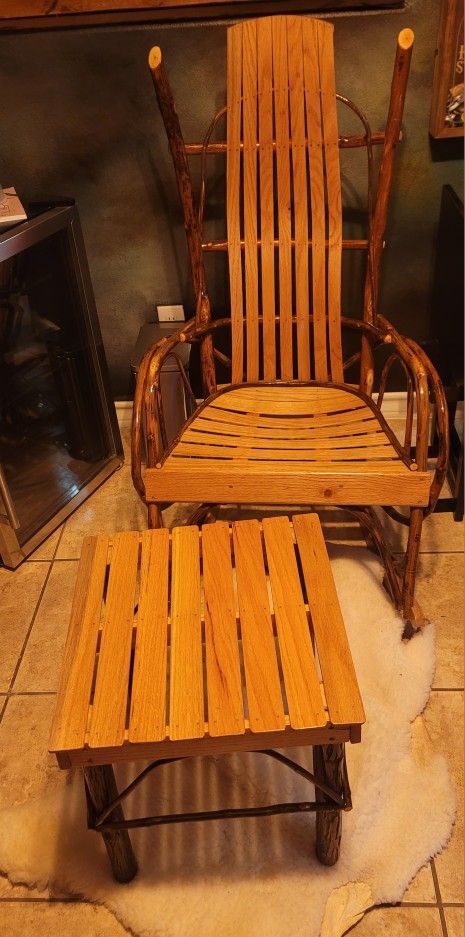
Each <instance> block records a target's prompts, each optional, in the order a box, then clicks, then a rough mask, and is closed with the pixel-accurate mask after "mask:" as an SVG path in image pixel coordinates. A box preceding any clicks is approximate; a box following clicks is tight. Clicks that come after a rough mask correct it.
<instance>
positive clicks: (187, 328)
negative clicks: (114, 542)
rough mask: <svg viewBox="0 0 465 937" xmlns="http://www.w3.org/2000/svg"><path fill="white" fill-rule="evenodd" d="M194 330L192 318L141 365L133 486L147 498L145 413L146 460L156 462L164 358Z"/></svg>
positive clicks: (161, 425)
mask: <svg viewBox="0 0 465 937" xmlns="http://www.w3.org/2000/svg"><path fill="white" fill-rule="evenodd" d="M194 330H195V319H190V320H189V322H187V323H186V324H185V325H184V326H183V328H182V329H179V331H178V332H175V333H174V335H170V336H169V338H162V339H161V340H160V341H159V342H156V343H155V345H152V347H151V348H149V349H148V350H147V351H146V353H145V355H144V357H143V358H142V361H141V363H140V366H139V371H138V374H137V381H136V390H135V394H134V407H133V414H132V431H131V473H132V480H133V483H134V487H135V489H136V491H137V492H138V494H139V495H140V497H141V498H142V500H143V501H145V485H144V480H143V478H142V430H143V421H144V416H145V427H146V444H147V461H148V462H149V464H156V462H157V461H158V458H159V454H160V439H162V440H163V437H164V436H165V427H164V421H163V411H162V407H161V397H160V372H161V367H162V365H163V362H164V361H165V359H166V358H167V357H168V355H170V354H171V353H172V351H173V348H175V346H176V345H178V344H179V343H180V342H187V341H189V338H190V336H191V332H193V331H194Z"/></svg>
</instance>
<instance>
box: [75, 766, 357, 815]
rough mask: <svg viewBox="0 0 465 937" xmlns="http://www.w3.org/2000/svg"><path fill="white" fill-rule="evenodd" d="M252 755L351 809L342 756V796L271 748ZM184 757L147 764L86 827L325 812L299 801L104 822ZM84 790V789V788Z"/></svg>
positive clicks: (320, 804)
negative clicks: (151, 776) (262, 757)
mask: <svg viewBox="0 0 465 937" xmlns="http://www.w3.org/2000/svg"><path fill="white" fill-rule="evenodd" d="M254 754H257V755H268V756H269V757H270V758H274V759H275V760H276V761H279V762H281V764H284V765H286V767H288V768H290V769H291V770H292V771H295V773H296V774H300V775H301V777H303V778H305V779H306V780H307V781H309V782H310V783H311V784H313V786H314V787H315V788H318V790H320V791H322V792H323V794H325V795H326V797H328V798H329V799H330V800H331V801H332V802H333V804H332V806H333V809H334V806H336V807H337V808H338V809H339V810H351V809H352V798H351V792H350V786H349V780H348V776H347V769H346V764H345V755H344V754H343V761H344V767H343V772H342V781H343V790H342V794H340V793H338V792H337V791H334V790H333V789H332V788H331V787H330V786H329V785H328V784H325V783H324V781H322V780H321V779H319V778H317V777H315V775H314V774H312V773H311V772H310V771H307V770H306V768H303V767H302V765H299V764H297V762H295V761H292V760H291V759H290V758H287V757H286V755H282V754H281V752H275V751H272V750H271V749H262V750H258V751H256V752H255V753H254ZM183 760H184V758H160V759H158V760H157V761H153V762H152V763H151V764H150V765H147V767H146V768H144V770H143V771H141V772H140V774H138V775H137V777H135V778H134V780H133V781H131V783H130V784H128V785H127V787H125V788H124V790H123V791H121V792H120V793H119V794H118V796H117V797H115V798H114V799H113V800H112V802H111V803H110V804H108V806H107V807H105V809H104V810H102V812H101V813H100V814H99V815H98V816H97V817H95V818H93V817H92V814H91V815H90V825H89V828H90V829H93V830H96V831H97V832H99V833H103V832H104V831H106V830H125V829H127V830H129V829H137V828H138V827H147V826H160V825H161V824H168V823H190V822H192V821H196V820H225V819H234V818H236V817H263V816H271V815H272V814H279V813H303V812H306V813H309V812H314V811H318V810H327V804H325V803H324V802H322V801H310V802H307V801H305V802H300V803H285V804H269V805H267V806H263V807H237V808H236V807H235V808H224V809H223V810H200V811H194V812H191V813H177V814H164V815H163V814H162V815H160V816H151V817H137V818H135V819H130V820H108V817H109V816H110V815H111V814H112V813H113V812H114V810H115V807H117V806H118V804H121V803H122V802H123V800H125V799H126V797H128V796H129V794H132V792H133V791H134V790H135V788H136V787H138V785H139V784H140V783H141V782H142V781H144V780H145V778H146V777H147V776H148V775H149V774H151V772H152V771H154V770H155V768H160V767H161V766H162V765H166V764H171V763H172V762H175V761H183ZM86 790H87V788H86Z"/></svg>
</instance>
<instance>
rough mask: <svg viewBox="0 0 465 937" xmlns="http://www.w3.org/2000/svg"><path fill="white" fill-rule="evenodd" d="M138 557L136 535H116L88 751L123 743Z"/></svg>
mask: <svg viewBox="0 0 465 937" xmlns="http://www.w3.org/2000/svg"><path fill="white" fill-rule="evenodd" d="M138 558H139V534H138V533H137V532H134V531H131V532H130V533H123V534H115V537H114V541H113V548H112V554H111V563H110V576H109V580H108V590H107V597H106V603H105V614H104V620H103V626H102V640H101V644H100V654H99V660H98V668H97V678H96V681H95V693H94V704H93V707H92V717H91V722H90V727H89V746H90V748H99V747H101V746H103V745H122V744H123V741H124V733H125V728H126V708H127V698H128V684H129V665H130V660H131V644H132V628H133V623H134V603H135V591H136V580H137V564H138ZM110 688H111V689H110Z"/></svg>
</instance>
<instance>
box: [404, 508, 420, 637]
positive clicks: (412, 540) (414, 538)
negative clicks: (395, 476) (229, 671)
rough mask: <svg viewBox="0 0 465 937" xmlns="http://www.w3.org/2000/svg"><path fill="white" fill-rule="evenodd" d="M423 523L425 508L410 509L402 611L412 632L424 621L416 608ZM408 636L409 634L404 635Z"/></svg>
mask: <svg viewBox="0 0 465 937" xmlns="http://www.w3.org/2000/svg"><path fill="white" fill-rule="evenodd" d="M422 524H423V509H422V508H412V509H411V511H410V524H409V531H408V542H407V550H406V553H405V569H404V579H403V584H402V613H403V616H404V618H405V619H406V621H408V622H410V627H411V628H412V634H413V633H414V632H415V631H417V630H418V629H419V628H420V627H421V624H422V622H421V621H419V622H417V617H418V616H417V615H416V609H415V579H416V573H417V563H418V554H419V551H420V540H421V528H422ZM404 636H405V637H408V635H407V634H405V635H404Z"/></svg>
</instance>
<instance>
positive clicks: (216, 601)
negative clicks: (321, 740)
mask: <svg viewBox="0 0 465 937" xmlns="http://www.w3.org/2000/svg"><path fill="white" fill-rule="evenodd" d="M202 558H203V588H204V605H205V652H206V662H207V688H208V691H207V700H208V731H209V734H210V735H211V736H218V735H242V734H243V733H244V732H245V724H244V711H243V706H242V680H241V666H240V659H239V645H238V641H237V623H236V602H235V597H234V587H233V570H232V560H231V539H230V536H229V524H227V523H225V522H221V521H217V523H216V524H206V525H205V527H204V528H203V530H202Z"/></svg>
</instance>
